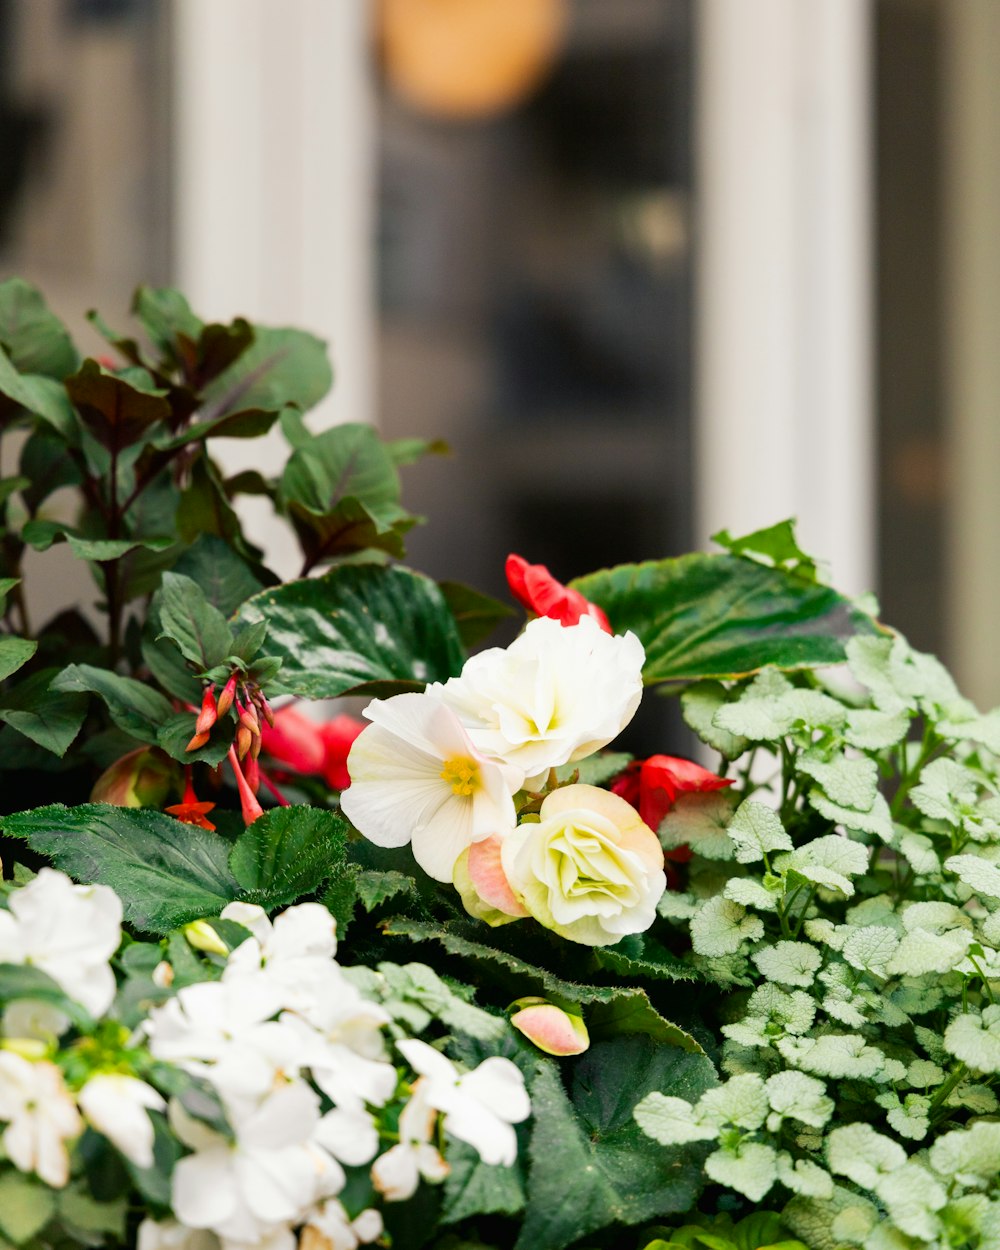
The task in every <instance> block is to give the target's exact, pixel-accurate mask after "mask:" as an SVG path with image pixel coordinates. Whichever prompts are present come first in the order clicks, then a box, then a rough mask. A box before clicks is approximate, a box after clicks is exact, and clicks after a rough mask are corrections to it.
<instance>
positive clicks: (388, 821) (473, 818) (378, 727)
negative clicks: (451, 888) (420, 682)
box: [340, 694, 523, 882]
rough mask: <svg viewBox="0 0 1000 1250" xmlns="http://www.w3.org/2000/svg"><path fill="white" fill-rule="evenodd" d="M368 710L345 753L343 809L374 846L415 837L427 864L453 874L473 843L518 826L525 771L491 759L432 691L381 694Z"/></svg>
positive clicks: (444, 876) (442, 874) (437, 872)
mask: <svg viewBox="0 0 1000 1250" xmlns="http://www.w3.org/2000/svg"><path fill="white" fill-rule="evenodd" d="M365 716H367V717H368V719H369V720H370V721H371V722H372V724H371V725H369V726H368V727H367V728H366V729H365V730H364V731H363V732H362V733H361V734H359V736H358V737H357V738H356V739H355V741H354V745H353V746H352V747H351V751H350V754H349V755H348V757H347V768H348V771H349V773H350V775H351V784H350V787H349V788H348V789H347V790H345V791H344V792H343V794H342V795H341V799H340V806H341V809H342V811H343V813H344V815H345V816H346V817H347V818H348V819H349V820H350V821H351V822H352V824H353V825H354V826H355V827H356V828H357V829H358V830H359V831H360V832H361V833H362V834H364V836H365V837H366V838H368V840H369V841H370V842H374V843H375V844H376V846H390V847H396V846H405V845H406V844H407V842H410V843H412V847H413V858H414V859H415V860H416V861H417V863H418V864H419V865H420V867H421V868H423V870H424V872H426V873H427V874H428V875H429V876H431V877H433V878H434V879H435V880H436V881H447V882H450V881H451V878H452V871H453V869H454V866H455V860H456V859H458V857H459V855H461V854H462V852H463V851H464V850H465V848H466V847H467V846H470V845H471V844H472V843H473V842H478V841H480V840H481V839H482V838H487V837H489V836H490V835H491V834H494V833H505V832H507V831H508V830H512V829H513V828H514V824H515V820H516V817H515V813H514V801H513V795H514V794H515V793H516V791H517V790H519V789H520V788H521V783H522V781H523V777H522V774H521V773H520V771H519V770H518V769H516V768H509V767H507V766H505V765H502V764H499V763H497V762H495V761H493V760H490V759H487V757H486V756H485V755H484V754H483V753H482V752H481V751H479V750H477V748H476V747H475V746H474V745H473V743H472V741H471V740H470V738H469V735H468V734H467V733H466V732H465V730H464V729H463V728H462V726H461V724H460V722H459V719H458V717H457V716H456V715H455V713H454V712H453V711H452V710H451V709H450V708H448V707H446V706H445V704H444V703H443V702H442V701H441V699H439V698H434V697H432V696H431V695H428V694H400V695H396V696H395V697H393V698H391V699H384V700H382V699H376V700H374V701H373V702H372V703H370V704H369V705H368V707H367V708H366V709H365Z"/></svg>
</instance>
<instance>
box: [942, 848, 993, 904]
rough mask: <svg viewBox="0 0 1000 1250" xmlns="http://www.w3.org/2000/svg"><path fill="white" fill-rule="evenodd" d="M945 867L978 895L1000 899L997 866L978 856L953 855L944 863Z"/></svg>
mask: <svg viewBox="0 0 1000 1250" xmlns="http://www.w3.org/2000/svg"><path fill="white" fill-rule="evenodd" d="M944 866H945V868H947V870H948V871H949V872H953V873H954V874H955V875H956V876H957V877H958V879H959V880H960V881H964V882H965V884H966V885H967V886H969V887H970V888H971V889H973V890H975V891H976V893H977V894H985V895H986V897H987V898H996V899H1000V868H998V867H997V866H996V864H991V863H990V862H989V861H988V860H985V859H980V857H979V856H978V855H952V857H951V858H950V859H946V860H945V861H944Z"/></svg>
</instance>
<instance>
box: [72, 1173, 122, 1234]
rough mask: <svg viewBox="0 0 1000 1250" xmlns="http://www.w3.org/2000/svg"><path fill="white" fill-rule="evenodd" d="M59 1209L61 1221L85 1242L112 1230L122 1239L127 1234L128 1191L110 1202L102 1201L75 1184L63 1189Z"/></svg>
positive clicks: (111, 1232)
mask: <svg viewBox="0 0 1000 1250" xmlns="http://www.w3.org/2000/svg"><path fill="white" fill-rule="evenodd" d="M58 1209H59V1220H60V1222H61V1223H62V1224H63V1225H64V1226H65V1227H66V1230H67V1231H68V1232H70V1233H71V1234H72V1235H73V1236H74V1237H76V1238H78V1239H79V1240H80V1241H82V1242H83V1244H84V1245H86V1244H88V1243H89V1242H90V1241H91V1240H92V1239H94V1240H96V1239H97V1238H98V1237H101V1235H102V1234H109V1235H110V1236H111V1237H113V1238H115V1239H116V1240H117V1241H119V1242H121V1241H123V1240H124V1238H125V1217H126V1214H127V1206H126V1200H125V1197H124V1195H122V1196H121V1197H119V1198H115V1199H113V1200H112V1201H110V1202H99V1201H98V1200H97V1199H96V1198H92V1197H91V1196H90V1194H88V1193H87V1192H86V1191H85V1190H84V1189H83V1188H82V1187H80V1188H77V1187H76V1186H74V1185H71V1186H67V1188H65V1189H61V1190H60V1191H59V1198H58ZM102 1240H103V1238H102Z"/></svg>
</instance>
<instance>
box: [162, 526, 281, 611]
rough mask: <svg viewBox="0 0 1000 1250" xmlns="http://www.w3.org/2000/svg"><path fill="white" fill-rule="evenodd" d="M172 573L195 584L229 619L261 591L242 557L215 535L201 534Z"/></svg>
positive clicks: (259, 585)
mask: <svg viewBox="0 0 1000 1250" xmlns="http://www.w3.org/2000/svg"><path fill="white" fill-rule="evenodd" d="M174 572H175V573H182V574H183V575H184V576H185V577H190V578H191V580H192V581H194V582H197V583H198V585H199V586H200V587H201V591H202V594H203V595H204V596H205V598H206V599H207V600H208V602H209V603H211V604H214V605H215V607H217V608H218V609H219V611H220V612H221V613H222V614H223V615H224V616H231V615H232V614H233V613H234V612H235V611H236V609H237V608H238V607H239V606H240V604H241V603H242V602H243V601H244V600H245V599H249V598H250V596H251V595H255V594H256V593H257V592H258V591H259V590H262V589H263V587H262V586H261V584H260V582H259V581H258V580H257V578H256V577H255V576H254V574H253V573H252V572H251V570H250V566H249V565H248V564H247V562H246V561H245V560H244V559H243V557H242V556H239V555H237V554H236V552H235V551H234V550H233V549H232V547H230V545H229V544H228V543H227V542H225V541H224V540H223V539H221V538H219V537H218V536H217V535H216V534H202V535H200V536H199V537H198V538H197V539H196V540H195V541H194V542H193V543H192V544H191V546H190V547H188V548H187V550H186V551H185V552H184V553H183V554H182V555H181V557H180V559H179V560H178V561H177V563H176V564H175V565H174Z"/></svg>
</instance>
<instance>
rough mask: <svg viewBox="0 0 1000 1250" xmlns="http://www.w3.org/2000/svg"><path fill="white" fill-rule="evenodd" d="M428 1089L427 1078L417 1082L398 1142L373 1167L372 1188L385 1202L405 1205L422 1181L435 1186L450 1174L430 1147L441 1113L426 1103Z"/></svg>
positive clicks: (447, 1167) (401, 1114)
mask: <svg viewBox="0 0 1000 1250" xmlns="http://www.w3.org/2000/svg"><path fill="white" fill-rule="evenodd" d="M418 1044H419V1043H418ZM435 1053H436V1052H435ZM445 1062H447V1060H446V1061H445ZM429 1088H430V1081H428V1080H427V1078H426V1077H421V1079H420V1080H419V1081H417V1083H416V1084H415V1085H414V1087H413V1093H412V1095H411V1097H410V1100H409V1102H408V1103H407V1104H406V1106H405V1107H404V1108H403V1110H402V1111H401V1112H400V1116H399V1142H398V1143H397V1144H396V1145H395V1146H392V1147H390V1149H388V1150H387V1151H386V1152H385V1154H383V1155H379V1157H378V1158H377V1159H376V1160H375V1162H374V1163H373V1164H372V1169H371V1176H372V1184H373V1185H374V1186H375V1188H376V1189H377V1190H378V1192H379V1193H380V1194H381V1195H382V1197H383V1198H385V1200H386V1202H405V1201H406V1199H407V1198H412V1197H413V1195H414V1194H415V1193H416V1192H417V1186H418V1185H419V1184H420V1178H421V1177H423V1178H424V1180H426V1181H430V1182H431V1183H432V1184H436V1183H438V1182H440V1181H443V1180H444V1178H445V1177H446V1176H447V1175H448V1173H449V1171H450V1170H451V1169H450V1168H449V1166H448V1164H447V1163H445V1161H444V1159H443V1158H442V1157H441V1152H440V1151H439V1150H438V1148H437V1147H436V1146H434V1145H432V1144H431V1139H432V1138H433V1136H434V1127H435V1125H436V1124H437V1117H438V1113H437V1109H436V1108H435V1107H432V1106H431V1105H430V1103H429V1102H428V1101H427V1091H428V1089H429Z"/></svg>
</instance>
